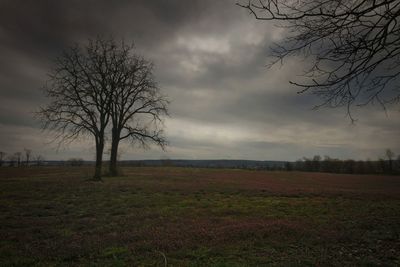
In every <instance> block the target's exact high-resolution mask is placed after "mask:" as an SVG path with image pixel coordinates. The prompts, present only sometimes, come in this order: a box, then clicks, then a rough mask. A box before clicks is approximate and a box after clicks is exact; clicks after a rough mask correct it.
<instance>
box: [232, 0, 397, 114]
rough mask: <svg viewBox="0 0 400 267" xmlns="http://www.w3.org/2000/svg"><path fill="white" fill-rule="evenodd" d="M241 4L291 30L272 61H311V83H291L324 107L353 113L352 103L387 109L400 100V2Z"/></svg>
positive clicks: (264, 0) (254, 0)
mask: <svg viewBox="0 0 400 267" xmlns="http://www.w3.org/2000/svg"><path fill="white" fill-rule="evenodd" d="M238 5H239V6H241V7H244V8H246V9H247V10H249V11H250V12H251V14H253V15H254V16H255V18H256V19H258V20H264V21H275V22H278V23H280V24H279V25H280V26H282V27H285V28H286V29H287V30H288V33H289V35H288V37H286V38H285V39H284V40H283V41H282V42H281V44H277V45H275V46H274V47H273V49H272V54H273V56H274V57H275V58H276V60H274V61H273V63H275V62H282V60H283V59H285V58H287V57H289V56H292V55H301V56H303V57H306V58H308V59H310V61H311V62H313V64H312V66H311V68H309V69H307V70H306V73H305V75H304V76H305V77H306V78H307V79H308V82H304V83H302V82H294V81H292V82H291V83H292V84H295V85H297V86H300V87H302V88H303V89H302V90H301V92H304V91H307V90H311V91H312V92H313V93H314V94H316V95H318V96H320V97H321V98H322V99H323V102H322V104H321V106H322V105H326V106H332V107H337V106H347V108H348V111H349V108H350V106H351V105H353V104H357V105H366V104H369V103H372V102H374V101H375V102H378V103H380V104H382V105H383V107H384V105H385V104H386V103H393V102H398V101H399V100H400V90H399V89H400V87H399V83H398V78H399V76H400V64H399V63H400V49H399V47H400V23H399V18H400V1H399V0H377V1H370V0H348V1H341V0H333V1H326V0H289V1H286V0H248V1H245V0H243V1H240V0H239V4H238ZM349 115H350V111H349ZM350 117H351V115H350Z"/></svg>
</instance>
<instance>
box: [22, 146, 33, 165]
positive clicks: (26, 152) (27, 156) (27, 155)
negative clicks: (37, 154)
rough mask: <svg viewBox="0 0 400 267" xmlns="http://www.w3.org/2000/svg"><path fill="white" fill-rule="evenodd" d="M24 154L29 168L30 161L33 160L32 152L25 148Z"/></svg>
mask: <svg viewBox="0 0 400 267" xmlns="http://www.w3.org/2000/svg"><path fill="white" fill-rule="evenodd" d="M24 152H25V165H26V166H29V160H30V158H31V154H32V150H31V149H27V148H24Z"/></svg>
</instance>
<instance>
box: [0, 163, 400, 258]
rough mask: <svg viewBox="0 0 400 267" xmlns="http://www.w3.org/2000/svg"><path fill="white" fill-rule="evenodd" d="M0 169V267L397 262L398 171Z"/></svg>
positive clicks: (399, 254)
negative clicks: (110, 173) (114, 173)
mask: <svg viewBox="0 0 400 267" xmlns="http://www.w3.org/2000/svg"><path fill="white" fill-rule="evenodd" d="M91 171H92V169H91V168H88V167H69V168H67V167H65V168H61V167H42V168H34V167H31V168H2V169H0V222H1V223H0V266H165V264H167V265H168V266H377V265H381V266H399V265H400V177H399V176H376V175H375V176H372V175H339V174H324V173H301V172H267V171H246V170H226V169H194V168H174V167H158V168H147V167H137V168H124V169H123V170H122V171H123V175H122V176H120V177H105V178H104V181H103V182H101V183H99V182H89V181H87V179H88V178H90V175H91Z"/></svg>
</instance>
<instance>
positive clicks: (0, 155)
mask: <svg viewBox="0 0 400 267" xmlns="http://www.w3.org/2000/svg"><path fill="white" fill-rule="evenodd" d="M5 156H6V152H3V151H0V167H1V166H3V163H4V159H5Z"/></svg>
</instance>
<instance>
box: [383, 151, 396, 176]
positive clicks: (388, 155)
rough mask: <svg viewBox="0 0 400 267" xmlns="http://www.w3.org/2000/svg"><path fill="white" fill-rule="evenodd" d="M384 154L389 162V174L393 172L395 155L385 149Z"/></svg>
mask: <svg viewBox="0 0 400 267" xmlns="http://www.w3.org/2000/svg"><path fill="white" fill-rule="evenodd" d="M385 154H386V157H387V159H388V161H389V172H392V171H393V159H394V157H395V154H394V152H393V151H392V150H390V149H386V152H385Z"/></svg>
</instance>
